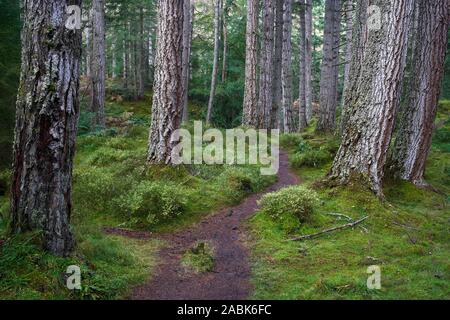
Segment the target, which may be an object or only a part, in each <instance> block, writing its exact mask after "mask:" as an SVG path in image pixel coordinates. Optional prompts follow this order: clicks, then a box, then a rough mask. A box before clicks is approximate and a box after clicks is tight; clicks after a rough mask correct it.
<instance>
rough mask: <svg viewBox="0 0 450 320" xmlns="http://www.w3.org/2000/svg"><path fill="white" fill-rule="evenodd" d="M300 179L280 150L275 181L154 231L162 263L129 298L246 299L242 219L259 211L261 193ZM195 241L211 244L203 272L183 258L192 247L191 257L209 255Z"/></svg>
mask: <svg viewBox="0 0 450 320" xmlns="http://www.w3.org/2000/svg"><path fill="white" fill-rule="evenodd" d="M298 182H299V180H298V178H297V177H296V175H295V174H293V173H292V172H291V171H290V169H289V161H288V155H287V154H286V153H281V154H280V170H279V173H278V181H277V182H276V183H275V184H274V185H272V186H271V187H269V188H268V189H266V190H265V191H264V192H261V193H256V194H252V195H250V196H248V197H247V198H246V199H245V200H244V201H243V202H242V203H241V204H239V205H238V206H235V207H230V208H224V209H222V210H221V211H219V212H218V213H216V214H213V215H211V216H209V217H207V218H206V219H203V220H202V221H201V222H200V223H198V224H196V225H195V226H193V227H190V228H187V229H185V230H182V231H180V232H175V233H168V234H163V235H158V236H157V237H158V239H160V240H163V241H164V243H166V245H165V247H164V249H163V250H162V251H161V253H160V255H159V257H160V260H161V262H160V264H159V266H158V267H157V269H156V270H155V274H154V276H153V277H152V279H151V280H150V281H149V282H148V283H147V284H145V285H143V286H140V287H138V288H136V289H135V290H134V292H133V294H132V296H131V297H132V298H133V299H154V300H157V299H164V300H165V299H168V300H185V299H188V300H197V299H200V300H220V299H225V300H241V299H246V298H248V297H249V295H250V293H251V291H252V290H251V284H250V276H251V267H250V263H249V253H248V249H247V248H246V247H245V246H243V244H242V239H243V238H245V237H246V232H245V231H246V230H244V226H243V225H242V223H243V221H245V219H247V218H248V217H250V216H251V215H252V214H254V213H255V212H256V211H257V209H258V204H257V201H258V199H260V198H261V196H262V195H263V194H266V193H269V192H275V191H277V190H280V189H281V188H284V187H286V186H289V185H295V184H297V183H298ZM202 243H204V245H203V244H202ZM199 245H200V246H203V247H204V246H209V247H210V250H211V252H210V253H209V254H210V255H211V257H210V258H211V266H210V269H209V270H203V271H207V272H201V271H202V270H195V269H193V268H190V267H191V266H190V265H189V264H186V262H185V259H183V258H184V257H185V256H186V253H187V252H192V251H194V252H192V253H193V254H192V255H191V257H193V258H194V259H197V260H198V259H199V258H198V256H199V255H202V254H203V255H205V254H206V255H208V252H204V250H205V249H204V248H203V247H202V248H201V249H198V248H199ZM195 250H197V251H198V250H202V251H201V252H195ZM195 255H197V257H196V256H195ZM207 258H208V257H206V259H207ZM199 267H202V265H200V266H199ZM199 271H200V272H199Z"/></svg>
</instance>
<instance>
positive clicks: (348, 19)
mask: <svg viewBox="0 0 450 320" xmlns="http://www.w3.org/2000/svg"><path fill="white" fill-rule="evenodd" d="M353 12H354V10H353V0H347V4H346V8H345V24H346V29H347V30H346V32H345V41H346V45H345V67H344V94H345V91H346V90H347V87H348V78H349V76H350V60H351V59H352V41H353Z"/></svg>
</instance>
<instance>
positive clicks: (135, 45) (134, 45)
mask: <svg viewBox="0 0 450 320" xmlns="http://www.w3.org/2000/svg"><path fill="white" fill-rule="evenodd" d="M138 32H139V31H138V25H137V23H134V24H133V42H132V52H133V98H134V100H139V74H140V70H139V69H140V68H139V66H140V65H139V57H138V53H139V52H138V51H139V50H138V39H137V37H136V34H138Z"/></svg>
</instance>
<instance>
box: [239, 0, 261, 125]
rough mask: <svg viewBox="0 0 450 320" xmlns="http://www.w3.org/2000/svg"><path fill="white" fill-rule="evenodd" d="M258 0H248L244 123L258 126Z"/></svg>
mask: <svg viewBox="0 0 450 320" xmlns="http://www.w3.org/2000/svg"><path fill="white" fill-rule="evenodd" d="M257 41H258V0H247V31H246V55H245V91H244V103H243V105H244V106H243V109H244V110H243V117H242V124H244V125H248V126H254V127H256V126H258V114H257V105H258V95H257V67H256V66H257V63H258V47H257V46H258V44H257Z"/></svg>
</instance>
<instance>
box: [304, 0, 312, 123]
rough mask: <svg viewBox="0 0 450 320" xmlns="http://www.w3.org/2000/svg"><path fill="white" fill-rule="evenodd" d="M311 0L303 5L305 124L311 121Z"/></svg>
mask: <svg viewBox="0 0 450 320" xmlns="http://www.w3.org/2000/svg"><path fill="white" fill-rule="evenodd" d="M312 23H313V22H312V0H306V3H305V101H306V122H307V123H309V121H311V118H312V115H313V110H312Z"/></svg>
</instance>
